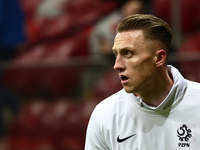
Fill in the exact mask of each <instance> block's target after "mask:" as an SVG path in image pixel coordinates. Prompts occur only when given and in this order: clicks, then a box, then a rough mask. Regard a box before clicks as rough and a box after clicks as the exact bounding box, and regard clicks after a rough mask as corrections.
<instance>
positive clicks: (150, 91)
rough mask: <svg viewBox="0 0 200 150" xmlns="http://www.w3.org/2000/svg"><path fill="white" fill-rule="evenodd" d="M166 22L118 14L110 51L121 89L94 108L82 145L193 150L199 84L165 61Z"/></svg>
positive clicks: (197, 136) (198, 134) (199, 141)
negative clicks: (118, 18)
mask: <svg viewBox="0 0 200 150" xmlns="http://www.w3.org/2000/svg"><path fill="white" fill-rule="evenodd" d="M171 45H172V31H171V28H170V27H169V25H168V24H167V23H166V22H164V21H163V20H161V19H160V18H157V17H155V16H153V15H144V14H137V15H131V16H128V17H126V18H124V19H123V20H122V21H121V22H120V23H119V24H118V27H117V34H116V37H115V40H114V45H113V53H114V54H115V56H116V60H115V65H114V69H115V70H117V71H118V74H119V79H120V80H121V84H122V85H123V89H122V90H121V91H119V92H117V93H115V94H114V95H112V96H110V97H108V98H106V99H105V100H103V101H102V102H101V103H100V104H98V105H97V106H96V108H95V109H94V111H93V113H92V115H91V118H90V121H89V124H88V128H87V134H86V142H85V150H177V149H183V150H184V149H191V150H197V149H199V147H200V84H199V83H195V82H192V81H189V80H186V79H184V78H183V76H182V75H181V74H180V72H179V71H178V70H177V69H176V68H175V67H173V66H170V65H167V58H168V53H169V51H170V49H171Z"/></svg>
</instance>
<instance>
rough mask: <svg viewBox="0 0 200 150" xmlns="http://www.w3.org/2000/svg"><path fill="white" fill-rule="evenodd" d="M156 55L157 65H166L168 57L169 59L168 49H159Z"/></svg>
mask: <svg viewBox="0 0 200 150" xmlns="http://www.w3.org/2000/svg"><path fill="white" fill-rule="evenodd" d="M156 56H157V57H156V61H155V63H156V66H157V67H160V66H162V65H164V64H165V62H166V59H167V53H166V51H165V50H163V49H160V50H157V52H156Z"/></svg>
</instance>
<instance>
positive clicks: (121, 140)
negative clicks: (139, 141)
mask: <svg viewBox="0 0 200 150" xmlns="http://www.w3.org/2000/svg"><path fill="white" fill-rule="evenodd" d="M135 135H136V134H133V135H131V136H128V137H125V138H123V139H120V138H119V135H118V137H117V142H119V143H121V142H124V141H126V140H127V139H129V138H131V137H133V136H135Z"/></svg>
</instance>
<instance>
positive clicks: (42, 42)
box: [0, 0, 200, 150]
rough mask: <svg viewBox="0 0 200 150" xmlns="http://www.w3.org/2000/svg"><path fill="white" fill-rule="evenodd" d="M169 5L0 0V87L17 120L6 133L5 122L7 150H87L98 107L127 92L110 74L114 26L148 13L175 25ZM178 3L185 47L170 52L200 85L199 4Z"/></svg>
mask: <svg viewBox="0 0 200 150" xmlns="http://www.w3.org/2000/svg"><path fill="white" fill-rule="evenodd" d="M17 2H18V3H17ZM170 2H171V1H170V0H151V1H148V0H125V1H124V0H18V1H17V0H1V2H0V8H1V9H0V33H1V34H0V52H1V54H4V55H1V54H0V56H2V57H0V59H1V60H0V62H1V63H0V69H1V71H0V75H1V85H0V86H2V90H3V91H5V90H9V92H11V93H12V94H7V95H12V100H14V101H15V102H14V103H12V106H13V105H15V106H14V107H12V108H14V114H15V115H16V116H14V117H12V121H9V123H8V124H6V126H8V127H7V129H4V128H3V117H0V119H1V120H0V127H2V128H1V129H0V130H1V131H2V130H7V132H6V135H5V137H6V138H2V139H0V144H1V140H2V141H5V143H4V144H3V145H4V146H5V150H6V149H8V150H22V149H28V150H82V149H83V146H84V140H85V139H84V138H85V131H86V126H87V123H88V120H89V116H90V114H91V112H92V110H93V109H94V107H95V105H96V104H98V103H99V102H100V101H101V100H103V99H104V98H106V97H108V96H109V95H111V94H113V93H114V92H116V91H118V90H119V89H121V88H122V86H121V85H120V82H119V79H118V76H117V74H116V72H115V71H113V69H112V65H113V64H114V55H113V54H112V44H113V40H114V37H115V29H116V26H117V23H118V22H119V21H120V20H121V19H122V18H124V17H125V16H128V15H130V14H135V13H151V14H154V15H156V16H158V17H161V18H162V19H164V20H165V21H166V22H168V23H169V24H172V23H171V16H172V14H171V3H170ZM180 2H181V7H180V8H181V10H180V12H181V32H182V33H183V34H182V35H183V41H182V45H181V46H180V47H175V49H174V50H173V52H176V53H180V55H177V56H178V57H177V61H175V62H176V64H177V66H178V67H180V70H181V71H182V73H183V75H184V76H185V77H186V78H188V79H191V80H194V81H198V82H200V69H198V68H199V66H200V57H199V56H200V55H199V51H200V12H199V11H198V10H199V8H200V3H199V1H198V0H190V1H187V0H180ZM16 3H17V4H16ZM14 6H15V8H14ZM16 7H17V8H16ZM3 10H5V11H9V13H6V12H3ZM20 10H21V11H20ZM1 11H2V12H1ZM5 14H6V15H5ZM17 16H18V17H17ZM12 17H14V18H15V19H12ZM17 18H18V19H17ZM5 22H7V24H3V23H5ZM11 25H13V26H12V27H13V28H14V29H9V27H10V26H11ZM14 25H16V26H14ZM6 27H7V28H6ZM22 29H23V30H22ZM6 31H9V32H8V33H6ZM17 31H19V33H17ZM3 33H5V37H6V36H8V39H9V40H8V39H6V38H5V37H3V35H4V34H3ZM6 34H7V35H6ZM9 36H10V38H9ZM174 38H176V37H174ZM5 40H6V41H5ZM12 40H16V41H12ZM6 42H11V43H7V44H8V47H6V46H5V43H6ZM5 50H6V51H5ZM3 52H4V53H3ZM8 52H9V53H8ZM182 52H183V54H182ZM184 54H185V55H184ZM189 54H191V55H189ZM8 56H9V57H8ZM188 56H190V57H188ZM178 58H180V60H179V59H178ZM179 61H180V62H179ZM169 63H170V62H169ZM0 90H1V88H0ZM1 93H2V92H1V91H0V94H1ZM3 93H5V92H3ZM4 95H5V94H4ZM1 98H4V99H11V98H9V96H7V97H6V96H4V97H3V96H2V95H0V100H1V101H2V99H1ZM17 98H18V99H17ZM5 107H6V106H5ZM2 110H3V109H2ZM2 113H3V112H2ZM2 113H1V114H2ZM4 126H5V125H4ZM0 133H1V132H0Z"/></svg>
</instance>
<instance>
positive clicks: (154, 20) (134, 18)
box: [117, 14, 173, 54]
mask: <svg viewBox="0 0 200 150" xmlns="http://www.w3.org/2000/svg"><path fill="white" fill-rule="evenodd" d="M131 30H142V31H143V33H144V37H145V39H146V40H152V41H153V40H158V41H161V42H162V43H163V44H164V46H165V47H166V49H165V51H166V53H167V54H168V53H169V51H170V49H171V46H172V42H173V34H172V29H171V28H170V26H169V25H168V24H167V23H166V22H165V21H163V20H162V19H160V18H158V17H156V16H154V15H147V14H134V15H130V16H128V17H126V18H124V19H123V20H122V21H121V22H120V23H119V24H118V26H117V33H119V32H124V31H131Z"/></svg>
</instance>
